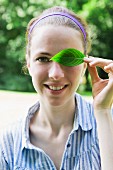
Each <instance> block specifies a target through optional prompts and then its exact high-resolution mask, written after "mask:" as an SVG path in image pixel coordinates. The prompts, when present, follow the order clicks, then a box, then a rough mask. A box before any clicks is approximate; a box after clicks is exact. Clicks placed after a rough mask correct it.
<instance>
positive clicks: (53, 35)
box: [31, 25, 83, 51]
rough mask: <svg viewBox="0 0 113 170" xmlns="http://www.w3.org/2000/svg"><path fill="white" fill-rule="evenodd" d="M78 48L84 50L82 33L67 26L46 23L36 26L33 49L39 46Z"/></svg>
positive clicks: (32, 38) (33, 35)
mask: <svg viewBox="0 0 113 170" xmlns="http://www.w3.org/2000/svg"><path fill="white" fill-rule="evenodd" d="M49 47H51V48H53V47H54V48H56V47H57V48H59V50H62V49H65V48H76V49H78V50H80V51H83V42H82V36H81V33H80V32H79V31H78V30H75V29H73V28H70V27H67V26H53V25H46V26H41V27H36V28H35V29H34V30H33V32H32V35H31V49H36V48H37V49H38V48H49Z"/></svg>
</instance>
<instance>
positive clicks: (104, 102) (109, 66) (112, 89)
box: [84, 57, 113, 109]
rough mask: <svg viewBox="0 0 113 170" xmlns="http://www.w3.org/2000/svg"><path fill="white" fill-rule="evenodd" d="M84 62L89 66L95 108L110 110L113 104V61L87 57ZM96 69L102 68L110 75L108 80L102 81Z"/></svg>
mask: <svg viewBox="0 0 113 170" xmlns="http://www.w3.org/2000/svg"><path fill="white" fill-rule="evenodd" d="M84 62H86V63H87V64H88V70H89V73H90V75H91V80H92V93H93V98H94V103H93V104H94V108H96V109H110V108H111V106H112V103H113V61H112V60H107V59H102V58H96V57H89V58H88V57H86V58H84ZM96 67H100V68H102V69H103V70H104V71H105V72H106V73H108V79H104V80H103V79H101V78H100V77H99V75H98V72H97V69H96Z"/></svg>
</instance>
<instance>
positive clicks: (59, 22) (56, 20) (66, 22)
mask: <svg viewBox="0 0 113 170" xmlns="http://www.w3.org/2000/svg"><path fill="white" fill-rule="evenodd" d="M54 12H63V13H67V14H69V15H70V16H72V17H74V18H75V19H77V20H78V21H79V22H80V24H81V25H82V26H83V28H84V30H85V32H86V41H85V42H84V37H83V33H82V31H81V30H80V28H79V27H78V25H77V24H76V23H74V22H73V21H72V20H71V19H69V18H67V17H65V16H59V15H57V16H51V17H47V18H45V19H43V20H41V21H40V22H38V24H37V25H36V26H35V28H34V29H33V31H34V30H35V29H36V28H37V27H41V26H43V25H44V26H45V25H48V24H49V25H50V24H51V25H55V26H65V27H70V28H73V29H75V30H78V31H79V32H80V33H81V36H82V40H83V41H82V42H83V47H84V51H85V53H88V52H89V51H90V47H91V40H90V37H89V32H88V30H89V29H88V25H87V23H86V21H85V20H83V19H82V18H81V17H80V16H78V15H77V14H75V13H74V12H73V11H70V10H69V9H67V8H64V7H60V6H55V7H52V8H48V9H46V10H44V11H43V12H42V13H41V14H40V15H39V16H38V17H36V18H33V19H31V20H30V22H29V23H28V26H27V31H26V42H27V44H26V59H27V58H28V57H29V56H30V42H31V38H32V33H33V31H32V32H31V33H30V37H29V31H30V28H31V26H32V25H33V23H34V22H35V21H36V20H38V19H40V18H41V17H43V16H44V15H47V14H49V13H54ZM85 48H86V49H85Z"/></svg>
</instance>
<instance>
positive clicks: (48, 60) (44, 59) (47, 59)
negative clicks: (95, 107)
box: [36, 57, 50, 63]
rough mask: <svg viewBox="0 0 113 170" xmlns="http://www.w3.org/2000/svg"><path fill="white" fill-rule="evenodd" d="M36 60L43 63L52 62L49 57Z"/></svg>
mask: <svg viewBox="0 0 113 170" xmlns="http://www.w3.org/2000/svg"><path fill="white" fill-rule="evenodd" d="M36 60H38V61H39V62H42V63H43V62H44V63H46V62H50V59H49V58H48V57H38V58H37V59H36Z"/></svg>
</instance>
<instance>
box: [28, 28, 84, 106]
mask: <svg viewBox="0 0 113 170" xmlns="http://www.w3.org/2000/svg"><path fill="white" fill-rule="evenodd" d="M66 48H75V49H78V50H80V51H81V52H84V49H83V44H82V40H81V34H80V33H79V31H76V30H74V29H72V28H69V27H64V26H56V27H55V26H52V25H46V26H42V27H39V28H36V29H35V30H34V31H33V35H32V38H31V47H30V57H29V59H27V66H28V70H29V73H30V75H31V77H32V82H33V85H34V88H35V90H36V91H37V92H38V94H39V100H40V101H42V102H43V103H47V104H50V105H53V106H58V105H63V104H64V103H67V104H68V103H69V101H71V100H73V98H74V92H75V91H76V90H77V88H78V86H79V83H80V80H81V78H82V76H83V74H84V71H85V68H86V64H85V63H83V64H81V65H78V66H75V67H67V66H64V65H61V64H59V63H56V62H53V61H51V62H50V61H49V59H50V58H51V57H52V56H54V55H55V54H56V53H58V52H59V51H61V50H63V49H66Z"/></svg>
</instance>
